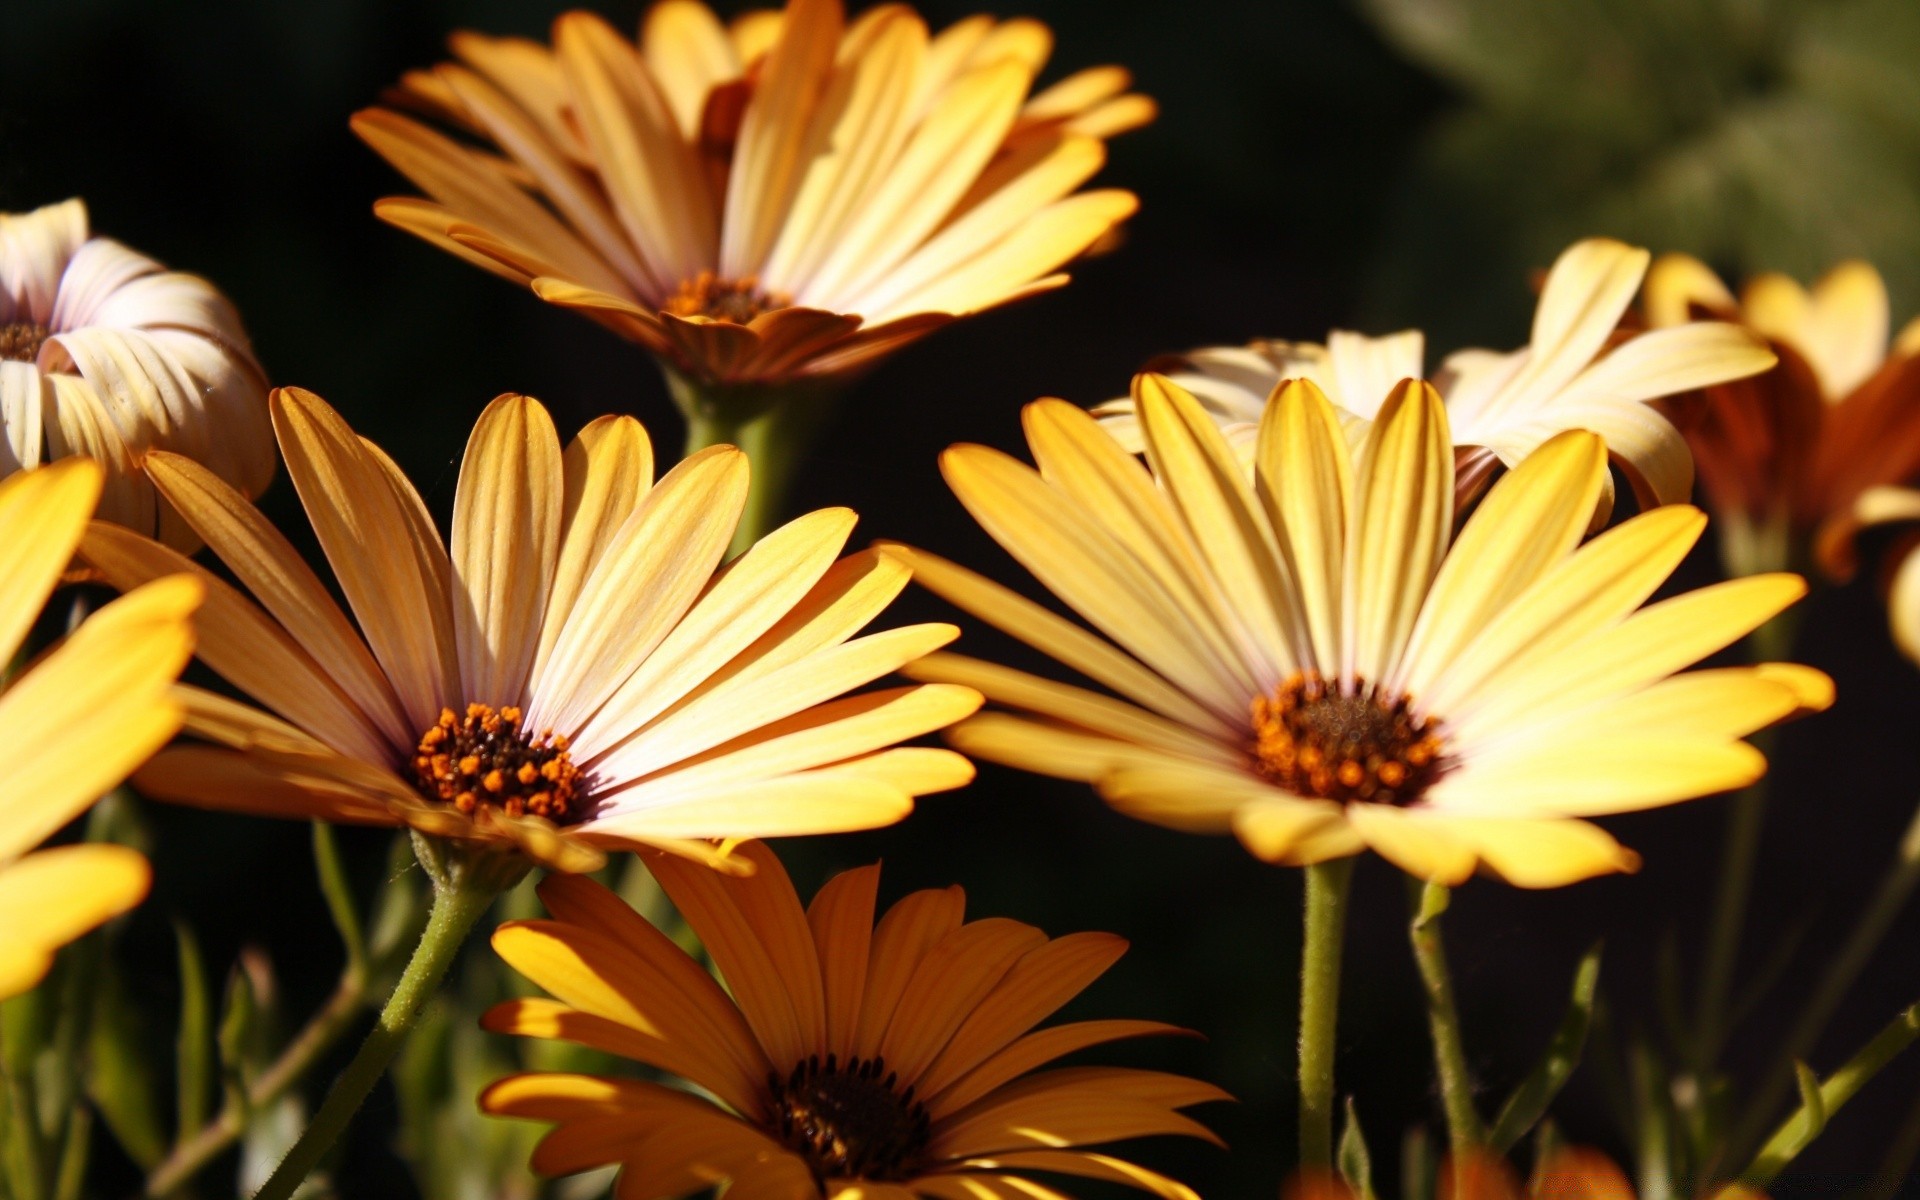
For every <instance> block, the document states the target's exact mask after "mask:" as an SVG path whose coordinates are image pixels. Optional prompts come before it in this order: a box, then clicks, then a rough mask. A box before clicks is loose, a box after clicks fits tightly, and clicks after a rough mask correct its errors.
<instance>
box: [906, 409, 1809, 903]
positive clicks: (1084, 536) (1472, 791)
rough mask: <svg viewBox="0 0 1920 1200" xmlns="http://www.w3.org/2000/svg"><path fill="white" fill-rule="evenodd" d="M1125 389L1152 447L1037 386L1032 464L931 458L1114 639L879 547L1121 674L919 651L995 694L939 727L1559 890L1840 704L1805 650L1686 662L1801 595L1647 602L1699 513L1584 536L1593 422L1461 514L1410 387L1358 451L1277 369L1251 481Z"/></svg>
mask: <svg viewBox="0 0 1920 1200" xmlns="http://www.w3.org/2000/svg"><path fill="white" fill-rule="evenodd" d="M1134 401H1135V404H1136V406H1137V411H1138V413H1139V416H1140V428H1141V434H1142V440H1143V441H1144V444H1145V450H1146V463H1145V464H1143V463H1142V462H1141V461H1140V460H1139V459H1137V458H1135V457H1134V456H1132V455H1131V454H1129V453H1128V452H1127V451H1126V449H1125V448H1124V447H1123V446H1122V445H1121V443H1119V442H1118V441H1116V440H1115V439H1114V438H1113V437H1112V436H1111V434H1109V433H1108V432H1107V431H1106V430H1105V429H1103V428H1102V427H1101V426H1100V425H1099V424H1097V423H1096V422H1095V420H1094V418H1093V417H1091V416H1090V415H1088V414H1086V413H1084V412H1082V411H1081V410H1080V409H1078V408H1075V407H1074V406H1072V405H1070V404H1067V403H1065V402H1063V401H1057V400H1043V401H1040V402H1038V403H1035V404H1032V405H1029V406H1028V408H1027V409H1026V412H1025V426H1026V431H1027V440H1028V444H1029V445H1030V447H1031V448H1032V451H1033V454H1034V457H1035V460H1036V461H1037V462H1038V464H1039V469H1038V470H1036V469H1034V468H1032V467H1029V466H1027V465H1025V464H1023V463H1021V462H1019V461H1017V460H1015V459H1013V458H1011V457H1010V456H1008V455H1006V454H1003V453H1000V452H999V451H995V450H991V449H988V448H986V447H982V446H956V447H954V448H952V449H950V450H948V451H947V452H946V454H945V456H944V457H943V458H942V460H941V467H942V470H943V471H944V473H945V475H946V478H947V481H948V483H949V484H950V485H951V486H952V488H953V490H954V492H955V494H956V495H957V496H959V498H960V500H961V502H962V503H963V504H964V505H966V507H967V509H968V511H969V512H971V513H972V514H973V516H974V517H975V519H976V520H978V521H979V522H980V523H981V525H982V527H983V528H984V529H985V530H986V531H987V532H988V533H989V534H990V535H991V536H992V537H993V538H994V539H995V540H996V541H998V542H999V543H1000V544H1001V545H1002V546H1004V547H1005V548H1006V549H1007V550H1008V551H1009V552H1010V553H1011V554H1013V556H1014V557H1015V558H1016V559H1018V560H1019V561H1020V563H1021V564H1022V565H1023V566H1024V567H1026V568H1027V569H1028V570H1029V571H1031V572H1032V573H1033V574H1034V575H1035V577H1036V578H1037V579H1038V580H1039V581H1040V582H1041V583H1042V584H1043V585H1045V586H1046V587H1047V588H1048V589H1049V590H1051V591H1052V592H1053V593H1054V594H1055V595H1056V596H1058V597H1059V598H1060V599H1061V600H1062V601H1064V602H1065V603H1066V604H1067V605H1068V606H1069V607H1071V608H1073V609H1075V610H1077V611H1078V612H1079V613H1080V614H1081V615H1082V616H1084V617H1085V618H1086V619H1087V620H1088V621H1089V622H1090V623H1091V624H1092V625H1093V626H1094V627H1095V628H1096V629H1097V630H1099V632H1100V633H1101V634H1104V635H1106V636H1105V637H1104V638H1103V637H1101V636H1097V635H1096V634H1094V633H1092V632H1089V631H1087V630H1085V629H1083V628H1081V627H1080V626H1078V625H1076V624H1074V623H1072V622H1070V621H1068V620H1065V619H1063V618H1062V617H1059V616H1057V615H1055V614H1054V613H1052V612H1050V611H1048V610H1046V609H1044V608H1042V607H1040V606H1038V605H1035V604H1033V603H1032V602H1030V601H1027V600H1024V599H1022V598H1020V597H1018V596H1016V595H1015V594H1014V593H1012V592H1010V591H1008V590H1006V589H1004V588H1001V587H999V586H998V585H996V584H993V583H991V582H989V581H988V580H986V579H984V578H982V577H980V576H978V575H975V574H973V573H972V572H969V571H967V570H965V569H963V568H961V567H958V566H956V565H954V564H952V563H948V562H945V561H943V560H940V559H938V558H935V557H934V556H932V555H929V554H926V553H924V552H922V551H918V550H912V549H908V548H905V547H893V548H892V549H891V551H890V552H891V553H894V554H897V555H898V556H900V557H901V558H902V559H903V560H904V561H906V562H908V563H910V564H911V565H912V566H913V568H914V572H915V576H916V578H917V579H918V580H919V581H920V582H921V583H922V584H924V585H925V586H926V587H928V588H930V589H931V590H933V591H934V592H937V593H939V594H940V595H942V596H944V597H945V598H947V599H948V600H950V601H952V602H954V603H955V604H957V605H958V606H959V607H961V608H963V609H965V610H966V611H968V612H969V613H971V614H972V615H974V616H976V617H978V618H980V619H982V620H984V621H986V622H987V623H989V624H991V625H994V626H996V627H998V628H1000V629H1002V630H1003V631H1005V632H1007V633H1009V634H1011V635H1013V636H1014V637H1016V638H1018V639H1020V640H1022V641H1024V642H1026V643H1028V644H1029V645H1032V646H1033V647H1035V648H1036V649H1038V650H1040V651H1041V652H1043V653H1045V654H1048V655H1049V656H1051V657H1053V658H1055V659H1058V660H1059V661H1060V662H1062V663H1063V664H1065V665H1067V666H1070V667H1072V668H1074V669H1075V670H1077V671H1079V672H1081V673H1082V674H1084V675H1086V676H1088V677H1090V678H1091V679H1092V680H1093V681H1095V682H1097V683H1099V684H1101V685H1103V686H1104V687H1105V688H1107V689H1110V691H1111V692H1112V693H1117V695H1113V694H1108V693H1106V692H1101V691H1095V690H1092V689H1088V688H1084V687H1079V686H1073V685H1069V684H1066V683H1060V682H1055V681H1053V680H1048V679H1042V678H1039V677H1037V676H1033V675H1029V674H1027V673H1025V672H1021V671H1016V670H1012V669H1009V668H1006V667H1002V666H998V665H995V664H992V663H987V662H981V661H978V660H975V659H971V658H965V657H961V656H958V655H950V654H940V655H934V656H931V657H929V658H927V659H925V660H923V661H922V662H920V663H918V664H915V665H914V666H913V667H911V668H909V674H911V675H912V676H913V677H915V678H919V679H925V680H941V681H945V682H950V683H964V684H966V685H967V686H970V687H976V688H978V689H979V690H980V691H981V692H983V693H984V694H985V695H986V696H987V698H988V699H989V701H991V702H993V703H995V704H996V705H997V706H998V707H999V708H1000V709H1002V710H1003V711H998V712H992V713H988V714H984V715H981V716H978V717H975V718H973V719H972V720H969V721H967V722H964V723H962V724H961V725H959V726H957V727H956V728H955V729H953V730H952V731H951V732H950V733H949V738H950V740H951V741H952V743H953V744H954V745H955V746H956V747H959V748H960V749H962V750H964V751H966V752H968V753H970V754H972V755H974V756H976V757H979V758H986V759H989V760H992V761H995V762H1001V763H1006V764H1010V765H1013V766H1017V767H1021V768H1023V769H1027V770H1032V771H1038V772H1041V773H1044V774H1049V775H1056V776H1061V777H1065V778H1071V779H1080V780H1085V781H1087V782H1089V783H1092V784H1093V785H1094V787H1095V788H1096V789H1097V790H1098V791H1099V793H1100V794H1101V796H1102V797H1104V798H1105V799H1106V800H1107V802H1108V803H1110V804H1112V805H1113V806H1114V807H1115V808H1117V809H1119V810H1120V811H1122V812H1125V813H1129V814H1131V815H1133V816H1136V817H1139V818H1141V819H1143V820H1148V821H1153V822H1156V823H1159V824H1163V825H1167V826H1171V827H1173V828H1177V829H1185V830H1192V831H1196V832H1218V833H1224V832H1227V831H1229V830H1230V831H1232V832H1234V833H1235V834H1237V835H1238V836H1239V838H1240V839H1241V841H1242V842H1244V843H1245V844H1246V846H1247V847H1248V848H1249V849H1250V850H1251V851H1252V852H1253V853H1254V854H1256V855H1258V856H1259V857H1261V858H1262V859H1265V860H1267V861H1270V862H1276V863H1287V864H1310V863H1316V862H1321V861H1325V860H1330V859H1334V858H1338V857H1343V856H1347V855H1352V854H1355V853H1357V852H1359V851H1360V850H1362V849H1365V848H1371V849H1374V850H1376V851H1378V852H1379V853H1380V854H1382V855H1383V856H1385V857H1386V858H1388V859H1390V860H1391V861H1392V862H1394V863H1395V864H1397V865H1398V866H1400V867H1401V868H1403V869H1404V870H1406V871H1407V872H1409V873H1410V874H1413V875H1415V876H1419V877H1421V878H1424V879H1429V880H1433V881H1437V882H1441V883H1448V884H1453V883H1458V882H1461V881H1463V880H1464V879H1466V878H1467V877H1468V876H1469V875H1471V874H1472V873H1473V872H1474V870H1475V869H1476V868H1483V869H1485V870H1487V871H1490V872H1492V873H1493V874H1495V875H1497V876H1499V877H1501V878H1503V879H1506V880H1507V881H1509V882H1511V883H1514V884H1518V885H1521V886H1525V887H1551V886H1557V885H1561V884H1567V883H1572V882H1574V881H1576V880H1580V879H1584V878H1587V877H1588V876H1592V875H1597V874H1602V873H1605V872H1610V871H1624V870H1632V869H1633V868H1634V866H1635V864H1636V861H1637V860H1636V859H1635V857H1634V855H1633V854H1632V853H1631V852H1630V851H1628V850H1626V849H1624V848H1622V847H1621V846H1620V845H1619V844H1618V843H1617V842H1615V841H1614V840H1613V838H1612V837H1610V836H1609V835H1608V834H1607V833H1605V832H1604V831H1602V830H1601V829H1600V828H1599V827H1597V826H1595V825H1593V824H1591V823H1589V822H1588V821H1587V820H1586V819H1585V818H1588V817H1594V816H1603V815H1606V814H1609V813H1617V812H1625V811H1630V810H1634V809H1642V808H1649V807H1653V806H1655V805H1660V804H1667V803H1671V802H1673V801H1677V800H1684V799H1687V798H1690V797H1694V796H1701V795H1706V794H1708V793H1712V792H1719V791H1724V790H1727V789H1729V788H1736V787H1740V786H1742V785H1744V784H1746V783H1749V782H1751V781H1752V780H1753V779H1755V778H1756V777H1758V776H1759V775H1760V774H1761V773H1762V771H1763V770H1764V769H1765V761H1764V759H1763V758H1762V757H1761V755H1760V753H1759V752H1758V751H1757V750H1755V749H1754V748H1753V747H1751V746H1749V745H1747V744H1745V743H1744V742H1742V741H1741V740H1740V739H1741V738H1742V737H1744V736H1745V735H1746V734H1748V733H1751V732H1753V731H1754V730H1756V729H1759V728H1761V727H1762V726H1765V725H1769V724H1771V723H1773V722H1776V721H1779V720H1781V719H1782V718H1784V717H1786V716H1788V715H1789V714H1791V713H1793V712H1795V711H1796V710H1798V709H1801V708H1809V707H1820V706H1823V705H1824V704H1825V703H1827V702H1828V700H1829V699H1830V695H1831V686H1832V685H1831V683H1830V681H1828V680H1827V679H1826V677H1825V676H1823V675H1821V674H1819V673H1818V672H1816V671H1812V670H1810V669H1807V668H1800V667H1792V666H1784V665H1767V666H1762V667H1758V668H1731V669H1724V670H1714V671H1703V672H1698V673H1694V674H1689V675H1675V672H1677V671H1679V670H1681V669H1682V668H1683V667H1685V666H1687V665H1688V664H1690V663H1693V662H1695V661H1697V660H1699V659H1701V658H1703V657H1705V656H1707V655H1710V654H1712V653H1714V652H1715V651H1717V650H1720V649H1721V648H1723V647H1725V646H1727V645H1729V644H1730V643H1732V642H1734V641H1736V640H1738V639H1739V638H1741V637H1742V636H1744V635H1745V634H1746V633H1747V632H1749V631H1750V630H1752V629H1753V628H1755V627H1756V626H1757V625H1759V624H1760V623H1761V622H1763V621H1765V620H1767V619H1768V618H1770V617H1772V616H1773V615H1774V614H1775V613H1777V612H1779V611H1780V610H1781V609H1783V608H1785V607H1786V606H1787V605H1789V604H1791V603H1793V601H1794V600H1796V599H1798V598H1799V597H1800V596H1801V595H1802V593H1803V592H1804V591H1805V584H1804V583H1803V582H1802V581H1801V580H1800V579H1799V578H1798V577H1796V576H1792V575H1763V576H1755V577H1753V578H1749V579H1744V580H1738V581H1734V582H1731V583H1725V584H1721V585H1718V586H1715V587H1709V588H1705V589H1702V590H1700V591H1697V592H1693V593H1690V594H1687V595H1684V596H1679V597H1675V598H1673V599H1670V600H1666V601H1663V602H1661V603H1658V604H1653V605H1649V606H1647V607H1645V608H1642V607H1641V606H1642V604H1643V603H1644V602H1645V601H1646V600H1647V599H1648V597H1649V596H1651V595H1652V594H1653V592H1654V590H1655V589H1656V588H1658V587H1659V586H1660V585H1661V584H1662V583H1663V582H1664V581H1665V580H1666V578H1667V576H1668V574H1669V573H1670V572H1672V571H1673V569H1674V568H1675V567H1676V566H1677V565H1678V564H1679V563H1680V561H1681V559H1682V558H1683V557H1684V556H1685V554H1686V552H1687V550H1688V549H1689V548H1690V547H1691V546H1692V545H1693V543H1694V541H1695V540H1696V539H1697V538H1698V537H1699V535H1700V532H1701V530H1702V528H1703V527H1704V525H1705V517H1704V516H1703V514H1701V513H1700V512H1699V511H1698V510H1696V509H1692V508H1689V507H1685V506H1681V505H1668V506H1665V507H1661V508H1656V509H1653V510H1651V511H1648V512H1646V513H1643V514H1641V515H1639V516H1637V517H1634V518H1633V519H1631V520H1629V521H1626V522H1624V523H1622V524H1621V525H1619V526H1618V527H1616V528H1614V529H1612V530H1609V531H1608V532H1606V533H1604V534H1602V535H1601V536H1600V537H1598V538H1595V539H1594V540H1592V541H1591V542H1589V543H1587V544H1586V545H1581V544H1580V542H1581V537H1582V535H1583V533H1585V532H1586V530H1587V529H1588V527H1589V522H1590V520H1591V517H1592V514H1593V511H1594V506H1595V504H1596V502H1597V501H1598V499H1599V496H1600V493H1601V489H1602V488H1603V487H1604V485H1605V480H1606V476H1607V460H1606V447H1605V444H1604V443H1603V442H1602V441H1601V439H1600V438H1599V437H1598V436H1596V435H1594V434H1591V433H1587V432H1584V431H1569V432H1567V433H1563V434H1560V435H1557V436H1556V437H1554V438H1552V439H1550V440H1548V441H1547V442H1546V443H1545V444H1544V445H1542V446H1541V447H1540V448H1539V449H1537V450H1535V451H1534V452H1533V453H1531V454H1529V455H1528V456H1526V457H1525V458H1523V459H1522V460H1520V462H1519V464H1518V465H1516V466H1515V468H1514V469H1513V470H1512V471H1511V472H1509V473H1508V474H1506V475H1505V476H1503V477H1502V478H1501V480H1500V481H1499V482H1498V483H1496V484H1495V485H1494V486H1493V488H1492V490H1491V491H1490V492H1488V494H1487V495H1486V497H1485V498H1484V500H1483V501H1482V502H1481V503H1480V504H1479V506H1478V508H1477V509H1476V510H1475V511H1474V512H1473V514H1472V515H1471V516H1470V517H1469V518H1468V519H1467V520H1466V522H1465V524H1464V525H1463V526H1462V527H1461V528H1460V529H1459V531H1458V533H1457V534H1456V533H1455V521H1454V515H1455V514H1454V491H1455V478H1454V453H1453V447H1454V444H1455V439H1454V437H1453V436H1452V435H1451V434H1450V432H1449V429H1448V413H1447V409H1446V407H1445V406H1444V405H1443V404H1442V402H1441V399H1440V396H1439V395H1438V394H1437V393H1436V392H1435V390H1434V389H1433V388H1432V387H1430V386H1428V385H1427V384H1425V383H1420V382H1417V381H1411V380H1409V381H1405V382H1402V383H1400V384H1398V385H1397V386H1395V387H1394V388H1393V390H1392V392H1391V393H1390V394H1389V395H1388V397H1387V398H1386V401H1385V403H1384V404H1382V405H1381V406H1380V408H1379V410H1378V415H1377V417H1376V419H1375V420H1374V421H1373V422H1372V424H1371V428H1370V430H1369V432H1368V435H1367V437H1366V440H1365V441H1364V442H1363V443H1362V445H1361V446H1360V448H1359V449H1358V450H1357V451H1355V450H1354V449H1352V448H1351V446H1350V443H1349V440H1348V438H1347V437H1346V436H1345V434H1344V432H1343V431H1342V428H1341V423H1340V417H1339V413H1338V410H1337V409H1336V408H1335V407H1334V405H1333V404H1332V403H1331V402H1330V401H1329V400H1328V399H1327V397H1326V396H1325V395H1324V394H1322V392H1321V391H1320V389H1319V388H1318V387H1317V386H1315V385H1314V384H1313V383H1311V382H1309V381H1306V380H1296V381H1291V382H1289V383H1287V384H1285V385H1283V386H1282V387H1281V388H1280V389H1279V390H1278V391H1277V392H1276V394H1275V397H1274V399H1273V400H1272V401H1271V402H1270V403H1269V405H1268V406H1267V409H1266V410H1265V412H1264V413H1263V414H1262V418H1261V424H1260V428H1259V436H1258V438H1257V440H1256V443H1255V453H1254V468H1253V472H1252V476H1251V478H1249V476H1248V473H1247V472H1246V471H1245V470H1244V469H1243V468H1242V467H1241V465H1240V464H1239V463H1238V462H1237V461H1236V460H1235V455H1234V450H1233V447H1232V446H1231V444H1230V443H1229V441H1228V439H1227V437H1226V436H1225V435H1224V434H1223V433H1222V432H1221V430H1220V429H1219V427H1218V426H1217V425H1216V424H1215V422H1214V421H1213V419H1212V418H1211V416H1210V415H1209V414H1208V412H1207V411H1206V409H1205V408H1204V407H1203V406H1202V404H1201V403H1200V401H1199V400H1197V399H1196V398H1195V397H1193V396H1192V395H1190V394H1189V393H1187V392H1186V391H1185V390H1184V389H1182V388H1181V387H1180V386H1179V385H1178V384H1176V383H1174V382H1172V381H1171V380H1169V379H1166V378H1163V377H1159V376H1153V375H1147V376H1142V377H1141V378H1140V379H1139V380H1138V381H1137V382H1136V387H1135V391H1134ZM1108 638H1110V639H1112V640H1111V641H1108V640H1107V639H1108Z"/></svg>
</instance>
